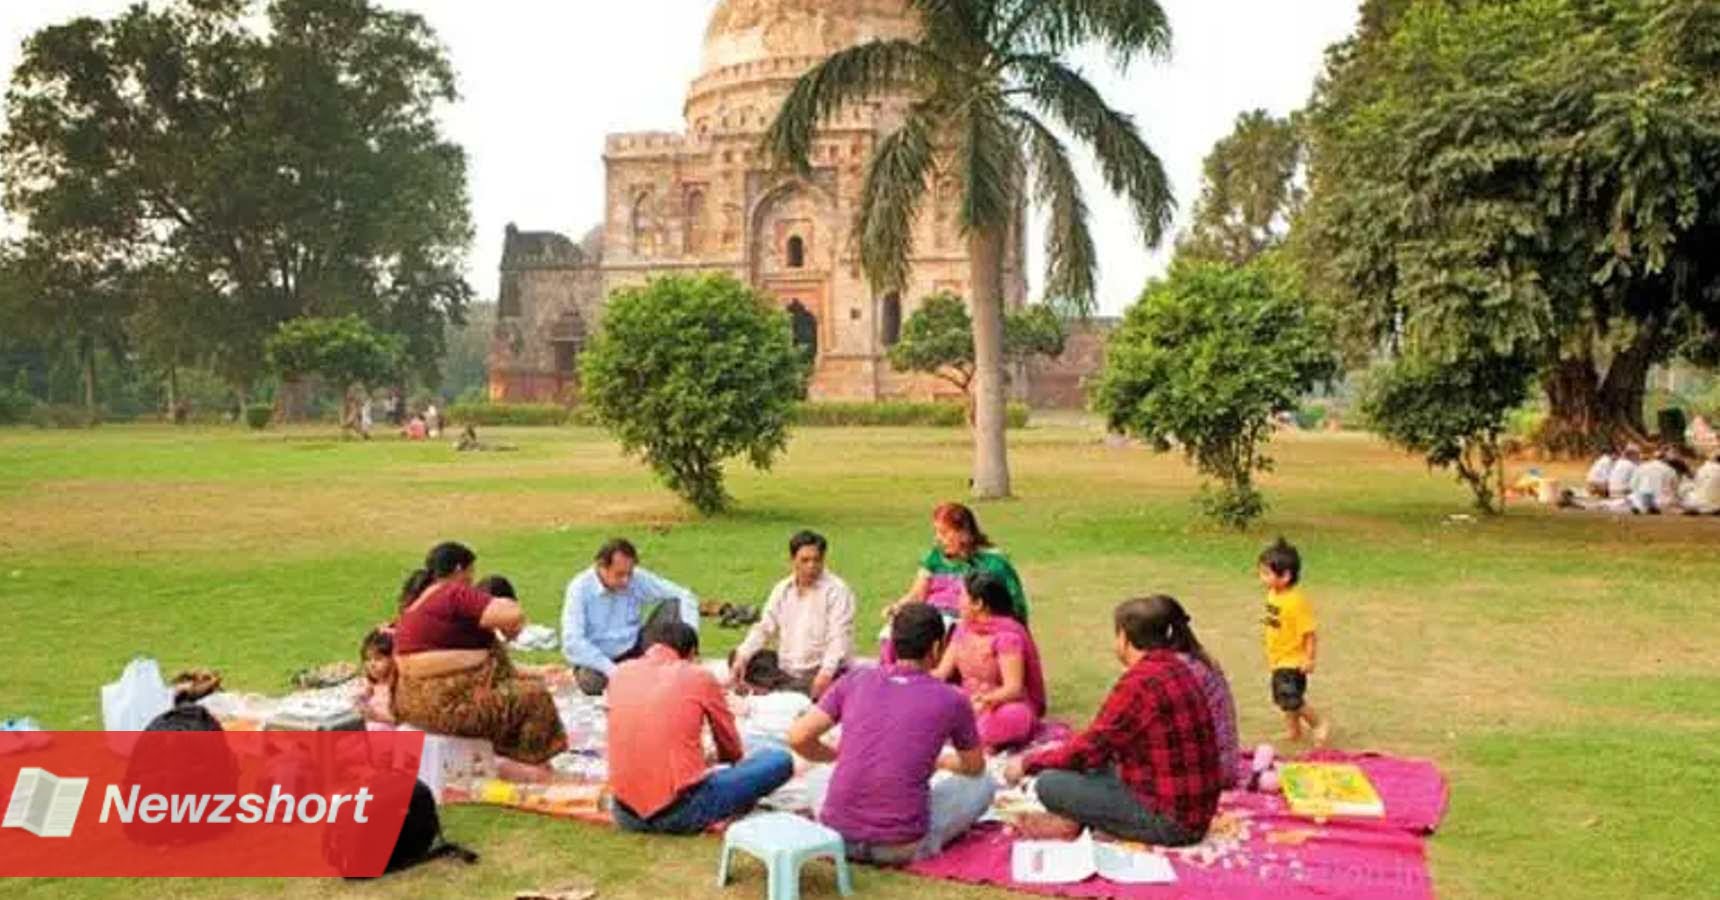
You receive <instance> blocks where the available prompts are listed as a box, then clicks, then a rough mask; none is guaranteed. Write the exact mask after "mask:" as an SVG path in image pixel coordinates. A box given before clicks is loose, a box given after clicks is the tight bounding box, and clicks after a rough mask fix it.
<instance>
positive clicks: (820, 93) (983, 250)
mask: <svg viewBox="0 0 1720 900" xmlns="http://www.w3.org/2000/svg"><path fill="white" fill-rule="evenodd" d="M909 5H910V6H911V7H913V9H914V10H915V11H916V12H917V13H918V14H919V16H920V20H921V33H920V36H919V37H918V38H917V39H915V40H887V41H873V42H871V43H867V44H862V45H860V46H857V47H853V48H850V49H847V50H843V51H841V52H838V53H836V54H834V55H833V56H831V57H830V58H828V59H826V60H825V61H824V62H822V63H819V64H818V65H816V66H814V67H813V68H812V69H811V70H810V71H808V72H807V73H806V74H805V75H803V76H802V77H801V78H800V79H799V80H798V81H797V82H796V83H795V85H794V87H793V89H792V90H791V91H790V93H789V95H788V98H787V99H786V100H785V101H784V103H783V105H782V108H781V110H779V111H778V113H777V116H776V120H775V122H774V123H773V124H772V125H771V128H770V132H769V134H768V136H767V141H768V143H769V147H770V149H771V151H772V152H773V153H774V155H775V156H776V158H777V159H778V160H779V161H782V162H785V163H788V164H791V165H793V166H795V167H797V168H798V169H800V170H802V171H805V170H806V169H807V168H808V167H809V166H810V162H809V160H808V157H809V153H810V151H811V148H812V144H813V137H814V134H815V133H816V131H817V129H818V127H819V125H820V124H821V123H823V122H826V121H828V120H830V119H831V118H832V117H833V116H836V115H837V114H839V113H840V112H841V111H842V110H843V109H844V108H845V107H847V106H849V105H851V104H857V103H863V102H868V101H873V100H876V99H880V98H886V97H903V96H905V97H907V98H908V99H909V103H908V105H907V108H906V110H905V111H904V113H903V115H902V117H901V121H900V124H899V125H898V126H897V127H896V128H895V129H894V130H892V131H890V132H889V133H888V134H886V135H885V136H883V137H882V138H881V139H880V140H879V141H878V143H877V146H876V147H875V148H874V150H873V155H872V161H871V164H870V166H869V167H868V169H867V172H866V180H865V187H864V190H863V191H862V194H861V199H860V205H859V209H858V210H857V211H856V214H857V222H858V223H859V224H858V226H857V227H858V234H859V244H860V257H861V263H862V265H863V266H864V268H865V271H866V274H867V276H868V278H869V280H870V281H871V282H872V285H873V287H874V289H875V290H877V291H879V292H880V293H883V292H887V291H897V290H901V289H903V288H904V287H905V286H906V284H907V280H908V270H909V261H910V260H911V259H912V258H913V249H914V248H913V244H914V239H913V232H914V223H915V220H916V218H917V216H918V215H919V212H920V208H921V205H922V202H923V201H924V199H925V196H926V193H927V191H928V190H929V188H930V186H931V184H932V183H933V180H934V178H936V177H941V176H947V177H950V178H953V179H955V180H956V181H957V183H958V184H959V185H960V186H961V195H962V196H961V203H960V208H959V211H958V214H957V221H958V222H959V224H960V226H961V228H962V231H963V232H964V233H965V234H966V235H967V238H968V245H969V255H970V259H971V266H972V272H971V275H970V278H969V283H970V285H971V290H972V301H973V316H974V324H973V334H974V356H975V372H976V376H975V387H976V393H977V398H976V404H975V419H976V422H975V427H974V476H973V490H974V494H975V495H976V496H978V497H980V498H988V497H1005V496H1008V495H1009V493H1010V481H1009V463H1008V458H1007V447H1006V444H1005V440H1004V429H1005V425H1006V422H1005V412H1006V410H1005V406H1006V398H1005V389H1004V375H1005V372H1004V316H1003V270H1004V260H1005V256H1006V248H1007V244H1008V236H1009V233H1010V224H1011V220H1012V218H1013V217H1014V216H1015V214H1016V211H1017V210H1019V209H1020V208H1021V207H1022V205H1023V204H1024V202H1026V201H1027V200H1028V199H1031V200H1033V201H1034V202H1036V203H1038V204H1040V205H1041V206H1043V207H1044V208H1045V210H1046V212H1047V216H1048V222H1047V226H1046V228H1047V230H1046V234H1045V245H1046V270H1047V271H1046V284H1045V293H1046V296H1048V297H1052V298H1056V299H1058V300H1059V301H1062V302H1067V303H1069V304H1071V305H1072V306H1073V307H1074V308H1075V309H1077V310H1080V311H1083V312H1084V311H1088V310H1090V309H1091V308H1092V306H1093V291H1094V281H1095V278H1096V270H1097V268H1098V258H1097V254H1096V252H1095V250H1094V246H1093V237H1092V234H1091V232H1090V231H1089V228H1088V221H1087V220H1088V211H1087V202H1086V199H1085V197H1084V196H1083V194H1082V190H1081V185H1080V182H1079V181H1078V180H1077V178H1076V172H1075V165H1074V163H1073V161H1072V160H1071V159H1070V155H1069V145H1068V142H1067V141H1066V140H1065V137H1064V134H1067V135H1070V136H1073V137H1074V138H1075V139H1076V140H1077V141H1079V142H1081V143H1083V144H1085V145H1087V147H1088V148H1089V149H1090V150H1091V151H1092V152H1093V154H1094V155H1095V157H1096V158H1097V160H1098V163H1099V168H1100V172H1101V174H1102V175H1103V176H1104V179H1105V183H1106V185H1107V186H1108V187H1109V188H1110V189H1111V190H1113V191H1115V192H1117V193H1118V194H1121V195H1122V196H1124V197H1125V198H1126V199H1127V200H1128V201H1129V205H1130V207H1131V210H1132V211H1133V213H1134V216H1135V219H1136V221H1137V222H1138V224H1139V225H1140V230H1141V236H1142V239H1143V241H1144V243H1145V244H1146V245H1148V246H1153V245H1156V244H1157V243H1158V242H1159V240H1160V239H1161V237H1162V236H1163V234H1164V231H1165V229H1166V227H1168V225H1169V223H1170V220H1171V215H1172V212H1173V209H1174V201H1173V200H1172V198H1171V192H1170V187H1169V184H1168V182H1167V180H1166V178H1165V172H1164V167H1163V166H1162V165H1161V164H1160V162H1159V159H1158V157H1157V156H1156V155H1155V154H1154V153H1153V151H1152V149H1151V148H1149V147H1148V146H1147V143H1146V141H1145V140H1143V139H1142V137H1141V135H1140V132H1139V130H1138V129H1137V128H1136V126H1135V122H1134V120H1133V119H1131V118H1130V117H1129V116H1128V115H1125V114H1124V113H1121V112H1118V111H1117V110H1116V109H1113V108H1112V107H1111V106H1110V105H1108V104H1107V103H1106V102H1105V99H1104V97H1102V96H1101V95H1100V94H1099V92H1098V90H1096V89H1095V88H1094V87H1093V85H1092V84H1091V83H1089V82H1088V81H1087V79H1086V78H1085V77H1084V76H1083V75H1082V73H1081V72H1080V71H1079V70H1078V69H1076V68H1074V67H1073V66H1071V65H1070V64H1069V63H1068V62H1067V61H1066V57H1067V56H1068V55H1069V54H1070V53H1071V52H1073V51H1074V50H1076V49H1077V48H1080V47H1083V46H1088V45H1097V46H1099V47H1102V48H1103V49H1105V50H1107V51H1109V53H1110V56H1111V59H1112V60H1113V61H1114V62H1115V63H1116V64H1117V65H1118V66H1119V67H1126V66H1127V65H1128V64H1129V63H1130V62H1131V61H1133V60H1135V59H1137V58H1138V57H1140V56H1142V55H1147V56H1155V57H1156V56H1163V55H1165V54H1166V53H1167V52H1168V50H1169V47H1170V25H1169V23H1168V22H1167V20H1166V18H1165V14H1164V11H1163V10H1162V9H1160V8H1159V4H1158V3H1156V2H1153V0H1135V2H1129V3H1116V2H1094V0H971V2H964V3H954V2H950V0H909ZM1058 128H1061V129H1062V132H1059V131H1058V130H1057V129H1058Z"/></svg>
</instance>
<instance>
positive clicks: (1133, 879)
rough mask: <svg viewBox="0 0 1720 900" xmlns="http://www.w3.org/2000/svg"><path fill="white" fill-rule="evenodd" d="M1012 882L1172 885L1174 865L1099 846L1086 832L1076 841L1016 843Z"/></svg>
mask: <svg viewBox="0 0 1720 900" xmlns="http://www.w3.org/2000/svg"><path fill="white" fill-rule="evenodd" d="M1009 863H1010V866H1009V867H1010V878H1011V879H1013V880H1014V881H1016V882H1018V883H1020V884H1075V883H1077V882H1081V881H1086V880H1087V879H1089V878H1092V877H1093V876H1094V875H1097V876H1099V877H1100V878H1103V879H1105V880H1107V881H1112V882H1115V883H1117V884H1173V883H1175V882H1176V880H1177V873H1176V870H1175V869H1172V868H1171V861H1170V860H1169V859H1166V858H1165V857H1164V856H1162V855H1160V854H1157V853H1146V852H1142V851H1139V850H1126V849H1124V848H1122V847H1114V846H1111V845H1109V844H1100V843H1096V842H1095V841H1094V840H1093V832H1091V831H1084V832H1082V833H1081V837H1080V839H1079V840H1074V841H1016V842H1015V846H1014V847H1013V848H1012V849H1011V851H1010V860H1009Z"/></svg>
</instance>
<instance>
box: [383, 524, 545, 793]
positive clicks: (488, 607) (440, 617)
mask: <svg viewBox="0 0 1720 900" xmlns="http://www.w3.org/2000/svg"><path fill="white" fill-rule="evenodd" d="M475 562H477V556H476V555H475V554H473V553H472V551H471V550H470V549H468V548H466V547H465V546H462V545H460V544H454V543H447V544H438V545H437V546H436V547H435V548H434V549H432V550H431V551H430V555H429V557H428V558H426V559H425V561H424V568H423V569H420V570H418V571H417V572H414V573H413V574H412V577H411V578H409V579H407V583H406V584H407V586H406V590H405V591H404V592H403V595H402V602H405V603H406V606H405V608H404V609H402V610H401V613H400V623H399V624H398V625H396V626H395V630H394V659H395V668H396V670H397V671H398V675H397V676H396V677H397V679H398V683H397V684H396V685H395V689H394V716H395V718H396V719H397V720H398V721H400V722H403V723H405V724H408V725H413V726H415V727H418V728H422V729H424V730H425V731H430V732H434V733H437V734H451V735H456V736H458V737H472V738H487V739H488V740H489V741H490V742H491V743H492V744H494V745H495V748H496V753H498V754H500V755H501V756H504V757H506V758H508V759H513V760H518V761H520V762H524V763H534V764H535V763H542V762H546V761H548V760H549V758H550V757H552V756H555V755H556V754H557V753H560V752H562V751H563V750H565V749H567V733H566V732H565V731H564V730H563V729H562V725H561V717H560V716H558V715H557V714H556V711H555V701H554V700H553V699H552V698H551V697H550V694H549V691H548V690H546V689H545V688H544V685H543V682H541V681H538V680H536V679H532V678H525V677H522V676H520V675H519V674H517V673H516V672H515V671H514V667H513V663H511V662H510V661H509V660H508V654H507V650H506V649H505V648H504V647H503V646H502V643H501V641H499V640H497V638H496V634H497V633H498V632H500V633H501V634H502V635H503V636H505V637H508V638H510V639H511V638H513V637H514V636H516V635H518V634H519V633H520V629H521V628H524V627H525V624H526V617H525V613H524V612H522V611H521V610H520V605H519V603H517V602H516V601H513V600H509V599H505V598H500V597H491V596H490V595H489V594H486V593H484V592H483V591H480V590H478V589H477V588H474V587H472V565H473V564H474V563H475ZM407 596H410V597H411V600H410V602H407V601H406V597H407Z"/></svg>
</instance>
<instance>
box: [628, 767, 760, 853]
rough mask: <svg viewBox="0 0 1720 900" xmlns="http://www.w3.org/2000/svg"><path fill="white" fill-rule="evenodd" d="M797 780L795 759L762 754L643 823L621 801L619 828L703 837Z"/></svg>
mask: <svg viewBox="0 0 1720 900" xmlns="http://www.w3.org/2000/svg"><path fill="white" fill-rule="evenodd" d="M792 777H794V758H793V757H791V756H789V755H788V754H787V753H786V752H784V751H782V750H760V751H758V752H757V753H754V754H751V755H750V756H748V757H747V758H745V759H743V760H741V761H740V762H738V763H735V764H734V765H732V766H730V767H728V768H726V769H718V770H716V771H714V772H712V773H711V774H709V775H706V776H705V780H704V781H701V782H699V783H698V784H695V785H693V786H692V787H690V788H687V789H686V790H684V791H682V792H681V795H680V796H679V797H676V798H675V802H674V803H671V804H669V805H668V806H666V807H664V808H663V809H662V810H660V811H658V813H657V814H656V815H654V816H652V817H651V818H649V819H641V818H639V817H638V816H637V815H634V813H633V810H631V809H628V808H627V805H626V804H625V803H622V802H621V801H620V800H619V799H618V800H616V801H615V824H617V825H619V826H621V828H622V830H624V831H643V832H650V833H653V834H699V833H701V832H703V831H704V830H705V829H707V828H709V827H711V826H712V825H715V824H716V823H718V822H721V821H723V820H724V819H730V818H733V817H735V816H737V815H739V814H741V813H743V812H746V811H747V810H749V809H751V808H752V807H753V805H754V804H756V803H758V802H759V801H760V800H762V799H764V798H765V797H768V796H770V795H771V794H773V793H775V792H776V789H777V788H779V787H782V786H783V785H784V784H787V783H788V779H790V778H792Z"/></svg>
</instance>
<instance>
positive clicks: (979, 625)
mask: <svg viewBox="0 0 1720 900" xmlns="http://www.w3.org/2000/svg"><path fill="white" fill-rule="evenodd" d="M962 587H963V591H962V602H961V622H960V623H958V624H957V625H956V628H955V632H954V633H953V634H952V635H951V637H950V642H949V646H948V647H947V648H946V649H945V650H944V658H943V661H942V662H941V663H940V664H939V666H938V669H937V672H936V673H935V674H936V676H937V677H938V678H940V679H943V680H946V681H947V680H949V679H951V678H952V677H957V676H959V677H960V679H961V686H962V690H963V692H965V693H966V694H967V695H968V698H969V699H971V700H972V701H973V707H974V716H975V718H977V719H978V720H979V737H980V741H981V742H982V743H984V744H985V746H986V748H987V749H989V750H997V749H1000V748H1004V747H1014V746H1019V745H1021V744H1025V743H1027V741H1028V740H1029V739H1031V738H1032V737H1033V732H1034V731H1035V730H1036V729H1037V728H1038V727H1039V720H1040V718H1041V717H1043V716H1044V715H1045V670H1044V668H1043V667H1042V666H1041V664H1040V661H1039V648H1038V646H1036V645H1035V644H1034V643H1033V635H1032V634H1031V633H1030V632H1028V630H1027V626H1025V625H1022V624H1021V623H1020V622H1019V621H1017V620H1016V618H1015V610H1016V605H1015V600H1014V598H1013V597H1012V595H1011V594H1010V591H1009V585H1008V584H1006V583H1005V582H1004V581H1003V579H1001V578H998V577H997V576H995V575H991V574H988V573H985V572H974V573H971V574H969V575H968V576H967V577H966V578H965V579H963V582H962Z"/></svg>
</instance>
